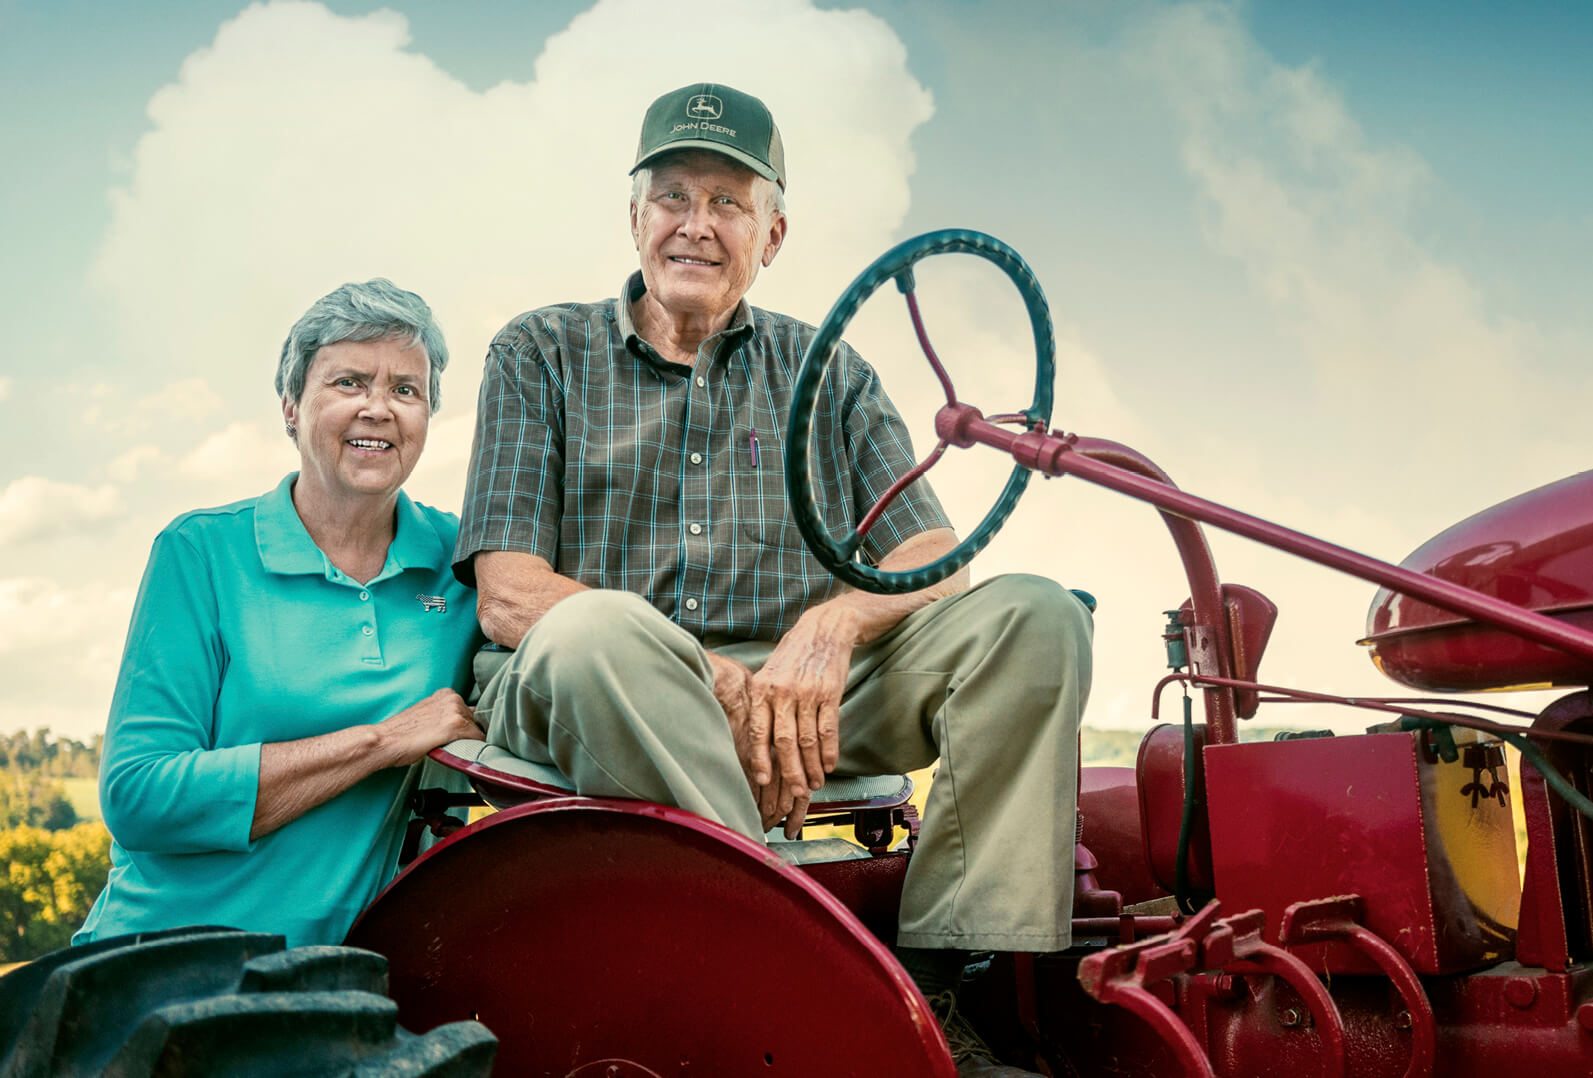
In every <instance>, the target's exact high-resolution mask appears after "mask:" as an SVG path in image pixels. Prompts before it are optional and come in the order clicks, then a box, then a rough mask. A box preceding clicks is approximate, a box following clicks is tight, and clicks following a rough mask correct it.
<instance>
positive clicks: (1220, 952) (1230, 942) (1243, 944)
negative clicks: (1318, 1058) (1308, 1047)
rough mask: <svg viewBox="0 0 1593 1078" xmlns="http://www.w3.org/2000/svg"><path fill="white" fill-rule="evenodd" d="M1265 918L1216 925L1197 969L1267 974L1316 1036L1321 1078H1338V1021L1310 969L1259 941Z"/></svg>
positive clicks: (1253, 915) (1254, 914)
mask: <svg viewBox="0 0 1593 1078" xmlns="http://www.w3.org/2000/svg"><path fill="white" fill-rule="evenodd" d="M1265 927H1266V914H1265V913H1263V912H1262V911H1261V910H1250V911H1249V912H1248V913H1240V914H1236V915H1234V916H1233V917H1225V918H1223V919H1222V920H1220V921H1218V922H1217V923H1216V924H1215V925H1214V926H1213V927H1212V929H1211V931H1210V932H1208V933H1207V934H1206V936H1205V938H1204V939H1203V940H1202V941H1201V955H1200V958H1201V965H1202V967H1203V968H1206V969H1220V970H1222V971H1224V972H1226V973H1240V972H1249V971H1250V970H1252V969H1256V970H1260V971H1261V972H1264V973H1270V974H1273V975H1274V976H1276V977H1279V978H1280V979H1282V980H1283V981H1284V982H1285V983H1287V984H1288V985H1289V987H1290V988H1293V989H1294V990H1295V991H1296V992H1298V993H1299V994H1300V998H1301V999H1303V1000H1305V1003H1306V1006H1308V1007H1309V1008H1310V1009H1311V1017H1312V1019H1313V1020H1314V1022H1315V1024H1316V1028H1317V1034H1318V1036H1320V1037H1321V1038H1322V1074H1323V1078H1344V1017H1343V1016H1342V1015H1341V1014H1339V1009H1338V1005H1337V1004H1335V1003H1334V1002H1333V997H1332V996H1331V995H1330V994H1329V993H1328V990H1327V989H1326V988H1325V987H1323V985H1322V982H1321V981H1319V980H1317V977H1316V974H1315V973H1313V972H1311V967H1310V966H1307V965H1306V964H1305V963H1304V962H1302V961H1300V960H1299V959H1298V958H1296V957H1295V956H1294V955H1292V954H1290V953H1289V952H1288V951H1285V950H1284V949H1283V948H1281V947H1274V946H1273V945H1272V944H1270V943H1268V942H1266V941H1265V940H1263V939H1262V938H1261V930H1262V929H1263V928H1265Z"/></svg>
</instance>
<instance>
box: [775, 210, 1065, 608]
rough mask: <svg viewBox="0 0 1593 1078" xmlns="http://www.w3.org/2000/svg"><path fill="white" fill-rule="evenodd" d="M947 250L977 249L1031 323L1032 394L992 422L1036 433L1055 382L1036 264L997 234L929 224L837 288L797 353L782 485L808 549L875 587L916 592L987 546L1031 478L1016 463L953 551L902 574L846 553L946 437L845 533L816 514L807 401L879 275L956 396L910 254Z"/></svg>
mask: <svg viewBox="0 0 1593 1078" xmlns="http://www.w3.org/2000/svg"><path fill="white" fill-rule="evenodd" d="M951 252H961V253H964V254H971V255H978V256H979V257H980V258H983V259H986V260H988V261H990V262H994V263H995V264H996V265H997V266H999V267H1001V269H1002V270H1003V271H1005V272H1006V274H1007V276H1008V277H1010V278H1011V279H1012V283H1013V284H1014V285H1016V286H1017V288H1018V293H1019V294H1020V295H1021V296H1022V297H1023V305H1024V307H1025V308H1027V309H1028V312H1029V322H1030V325H1031V326H1032V327H1033V329H1034V352H1035V361H1036V362H1035V377H1034V401H1033V403H1031V404H1030V405H1029V407H1028V408H1027V409H1025V410H1024V411H1023V412H1021V413H1017V414H1015V415H1011V416H1000V417H996V416H992V417H990V418H991V420H992V421H996V422H998V421H1010V422H1021V423H1023V424H1024V426H1025V427H1026V428H1028V429H1031V430H1034V429H1038V430H1041V431H1044V430H1045V429H1046V427H1047V425H1048V424H1049V423H1050V421H1051V395H1052V383H1053V381H1054V380H1055V376H1056V342H1055V339H1054V337H1053V335H1052V332H1051V310H1050V308H1049V306H1047V304H1046V301H1045V293H1043V292H1042V291H1041V290H1040V283H1039V282H1038V281H1037V280H1035V276H1034V271H1033V270H1031V269H1030V268H1029V265H1028V263H1026V262H1025V261H1024V260H1023V258H1022V257H1021V256H1019V254H1018V252H1016V251H1014V250H1013V249H1012V248H1011V247H1008V246H1007V245H1006V244H1004V243H1002V242H1001V241H1000V240H998V239H996V238H995V237H994V236H987V235H985V234H984V233H982V232H970V231H968V230H966V229H955V228H947V229H941V230H940V231H938V232H928V233H925V234H924V235H922V236H918V237H915V238H914V239H910V240H907V241H906V242H904V243H900V244H898V245H896V246H895V247H892V248H891V249H890V250H889V251H886V252H885V253H884V254H883V255H881V256H880V257H879V258H877V259H875V260H874V262H873V263H872V264H871V265H870V266H869V267H868V268H867V269H865V270H864V271H863V272H862V273H861V274H859V275H858V277H857V279H856V280H855V281H853V282H852V283H851V284H850V285H848V286H847V289H846V291H845V292H842V293H841V298H840V299H838V300H836V301H835V306H833V307H831V308H830V313H829V314H827V315H825V316H824V321H823V322H822V323H820V325H819V330H818V335H817V336H816V337H814V338H813V343H812V344H811V345H809V346H808V351H807V355H805V356H803V358H802V369H801V371H800V372H798V374H797V380H796V385H795V387H794V390H793V393H792V398H791V417H790V420H789V423H788V426H787V430H786V441H785V489H786V496H787V498H788V499H789V501H790V503H791V512H792V514H793V516H794V517H795V519H796V526H797V530H798V531H800V532H801V533H802V538H803V540H804V541H805V542H806V543H807V545H808V549H809V550H811V551H813V555H814V557H816V558H818V559H819V562H820V563H821V564H822V565H823V566H824V567H825V568H826V569H828V570H829V571H830V572H832V573H834V574H835V575H836V576H838V577H840V578H841V579H842V580H844V581H845V582H846V583H848V584H851V585H852V586H853V587H856V588H861V589H863V590H864V591H872V592H878V593H881V594H897V593H901V592H908V591H918V590H919V589H921V588H927V587H929V585H931V584H935V583H938V582H939V581H941V580H944V579H946V578H947V577H948V576H950V575H951V574H952V573H955V572H956V571H957V570H958V569H961V568H962V567H963V566H964V565H967V564H968V563H969V562H970V561H972V560H973V556H974V555H975V554H977V553H979V551H980V550H982V549H984V546H985V544H986V543H988V542H990V540H991V538H992V537H993V536H994V535H995V534H996V532H998V531H1000V530H1001V525H1002V524H1004V523H1006V520H1007V517H1008V515H1010V514H1011V512H1012V510H1013V507H1014V506H1016V505H1017V504H1018V498H1019V496H1020V495H1021V494H1022V493H1023V488H1024V487H1025V486H1027V485H1028V482H1029V469H1028V468H1026V467H1024V466H1023V465H1021V464H1020V465H1018V466H1017V467H1015V468H1013V469H1012V475H1011V476H1010V477H1009V478H1008V479H1007V484H1006V487H1005V488H1004V489H1003V490H1002V491H1001V496H1000V497H999V498H997V499H996V504H995V505H993V506H992V507H991V509H990V512H989V513H987V514H985V518H984V520H982V521H980V523H979V526H978V527H977V528H975V529H974V530H973V532H972V534H970V535H969V536H968V537H967V538H966V539H964V540H963V541H962V542H961V543H959V544H958V545H957V547H956V549H954V550H952V551H951V552H950V553H948V554H946V555H945V556H944V557H942V558H940V559H938V560H937V561H933V562H931V563H930V564H928V565H925V566H923V567H922V568H918V569H912V570H908V571H905V572H887V571H885V570H881V569H876V568H874V567H873V566H871V565H865V564H863V563H861V562H858V561H854V560H853V558H854V555H856V553H857V551H858V550H859V548H861V546H862V545H863V538H864V536H865V535H867V534H868V530H869V529H870V528H871V527H873V525H874V523H875V522H876V521H877V520H878V519H879V516H880V514H881V513H882V512H883V511H884V509H885V507H886V506H887V505H888V504H890V502H891V501H893V500H894V499H895V498H896V496H897V495H898V494H900V493H901V492H902V490H903V489H905V488H906V487H907V486H908V484H910V483H911V482H913V481H914V480H916V479H917V478H918V477H919V476H921V475H923V474H924V473H925V472H926V471H928V470H929V468H930V467H931V466H932V465H933V464H934V463H935V461H937V460H939V459H940V455H941V453H943V452H944V451H945V449H946V446H947V443H946V442H945V441H944V440H942V441H941V442H940V444H939V445H937V446H936V447H935V449H934V450H933V451H932V452H931V453H930V454H929V456H927V457H926V458H924V460H923V461H922V462H921V463H920V464H918V465H917V466H915V467H914V468H913V469H912V470H911V471H909V472H908V473H907V474H906V475H904V476H902V477H901V478H899V479H898V480H897V481H896V482H895V483H893V484H892V485H891V487H890V489H889V490H887V491H886V492H885V493H884V494H883V495H881V496H880V499H879V501H877V502H876V503H875V504H874V506H873V507H872V508H871V509H869V511H868V512H867V513H865V514H864V515H863V518H862V520H861V522H859V524H858V525H857V526H856V527H855V528H854V529H853V530H852V532H851V534H850V535H847V536H846V537H845V538H842V539H840V540H837V539H836V538H835V537H833V536H832V535H830V533H829V531H828V529H827V528H826V527H825V525H824V522H823V520H822V519H821V518H820V517H819V512H818V508H817V504H816V502H815V499H814V494H813V476H812V474H811V472H810V470H809V468H808V444H809V442H810V440H811V434H812V429H813V418H814V415H813V413H814V406H815V403H816V401H817V400H818V394H819V387H820V386H821V385H822V384H823V381H824V372H825V368H826V367H828V366H829V362H830V358H831V356H832V355H833V354H834V352H835V348H836V346H837V345H838V344H839V343H840V341H841V334H842V333H843V332H844V331H845V330H846V327H847V325H848V324H849V323H850V322H851V321H852V317H853V316H854V315H856V314H857V311H858V308H860V307H861V306H862V305H863V303H864V302H865V301H866V300H867V299H868V298H869V297H870V296H872V295H873V294H874V293H875V291H877V290H878V289H879V287H880V286H881V285H883V284H884V283H885V282H886V281H889V280H892V279H894V280H895V281H896V287H897V288H898V289H900V290H901V292H902V294H903V295H904V296H906V297H907V309H908V313H909V314H910V315H911V317H912V320H913V328H914V329H915V330H916V331H917V333H918V343H919V344H920V345H921V346H922V347H923V349H924V354H925V356H926V357H927V358H928V359H929V363H930V366H931V367H932V368H933V369H934V371H935V374H936V376H937V377H938V378H939V379H940V384H941V387H942V389H944V390H945V394H946V403H947V405H948V406H955V405H956V404H957V403H958V402H957V394H956V390H955V389H953V387H952V384H951V379H950V378H949V377H948V376H947V374H946V371H945V368H944V367H942V366H941V363H940V360H939V358H938V357H937V356H936V355H935V351H934V349H933V348H931V347H930V344H929V338H928V336H927V334H926V333H925V331H924V324H923V319H922V318H921V317H920V316H919V313H918V298H917V296H916V295H915V293H914V288H915V283H914V280H913V269H912V267H913V264H914V263H915V262H918V261H920V260H921V259H925V258H928V257H929V256H930V255H938V254H947V253H951Z"/></svg>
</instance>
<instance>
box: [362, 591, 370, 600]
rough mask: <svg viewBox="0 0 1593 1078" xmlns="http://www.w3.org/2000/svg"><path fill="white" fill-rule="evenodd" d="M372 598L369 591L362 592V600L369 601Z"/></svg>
mask: <svg viewBox="0 0 1593 1078" xmlns="http://www.w3.org/2000/svg"><path fill="white" fill-rule="evenodd" d="M370 597H371V593H370V592H368V591H362V592H360V598H361V599H369V598H370Z"/></svg>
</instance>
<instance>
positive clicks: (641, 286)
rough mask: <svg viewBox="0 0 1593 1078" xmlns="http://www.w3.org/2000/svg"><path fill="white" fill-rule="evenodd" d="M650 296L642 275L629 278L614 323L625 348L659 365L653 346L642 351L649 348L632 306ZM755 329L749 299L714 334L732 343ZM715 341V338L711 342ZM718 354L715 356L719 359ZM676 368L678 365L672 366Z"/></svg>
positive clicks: (616, 306) (615, 308)
mask: <svg viewBox="0 0 1593 1078" xmlns="http://www.w3.org/2000/svg"><path fill="white" fill-rule="evenodd" d="M646 294H647V282H646V281H644V280H642V271H641V270H635V271H633V272H632V273H631V275H630V276H629V277H627V278H625V284H624V286H623V287H622V288H620V291H619V298H618V299H616V300H615V301H614V321H615V324H616V325H617V326H618V327H619V332H620V339H621V340H623V341H624V342H625V347H626V348H627V349H629V350H630V351H631V352H632V353H633V354H635V355H639V356H641V357H643V358H644V359H646V360H647V361H648V362H657V361H658V353H657V350H656V349H654V348H653V346H652V345H647V347H646V348H642V347H641V345H643V344H646V343H647V342H646V341H644V340H643V339H642V337H641V335H640V334H639V333H637V332H636V322H635V321H634V320H633V319H632V318H631V304H633V303H635V302H636V301H637V300H639V299H641V298H642V297H643V296H644V295H646ZM751 328H752V308H751V307H750V306H749V305H748V304H747V297H745V296H743V297H741V299H740V301H739V302H737V304H736V312H735V313H734V314H732V315H731V316H730V324H729V325H728V326H726V327H725V328H724V329H722V330H720V331H719V332H718V333H716V334H714V336H715V337H718V338H719V339H720V340H730V339H731V338H732V337H739V336H741V334H742V332H743V331H747V330H750V329H751ZM710 339H711V338H710ZM717 354H718V353H717V350H716V352H715V355H717ZM670 366H674V364H670Z"/></svg>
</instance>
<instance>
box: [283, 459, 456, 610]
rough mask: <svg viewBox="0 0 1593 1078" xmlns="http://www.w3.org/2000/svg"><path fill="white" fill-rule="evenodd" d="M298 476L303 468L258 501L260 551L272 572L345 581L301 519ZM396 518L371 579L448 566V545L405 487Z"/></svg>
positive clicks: (400, 495) (395, 512)
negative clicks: (378, 568) (297, 500)
mask: <svg viewBox="0 0 1593 1078" xmlns="http://www.w3.org/2000/svg"><path fill="white" fill-rule="evenodd" d="M298 477H299V473H298V472H289V473H288V474H287V476H285V477H284V478H283V480H282V482H280V483H278V484H277V485H276V488H275V489H273V490H271V491H270V492H268V493H266V494H264V495H262V496H261V497H260V500H259V501H258V502H256V503H255V512H254V539H255V545H256V546H257V547H258V548H259V550H260V561H261V563H262V564H263V565H264V566H265V568H266V570H267V571H268V572H273V573H284V574H294V573H313V574H316V575H322V576H325V577H326V578H327V579H328V580H337V579H342V574H341V573H339V572H338V570H337V568H336V567H335V566H333V565H332V563H331V562H330V561H328V560H327V557H326V555H325V554H324V553H322V552H321V548H320V547H318V546H316V545H315V540H313V539H311V538H310V533H309V532H308V531H306V530H305V527H304V521H302V520H300V519H299V511H298V510H297V509H295V508H293V483H294V480H296V479H298ZM394 516H395V517H396V520H397V527H396V529H395V530H394V533H393V541H392V542H391V543H390V544H388V547H387V562H386V564H384V565H383V566H382V571H381V572H380V573H378V574H377V575H376V577H375V578H374V579H373V580H371V583H373V584H374V583H375V582H376V581H378V580H385V579H386V578H388V577H390V576H396V575H397V574H398V573H401V572H403V571H404V570H405V569H421V568H424V569H433V570H437V569H442V568H445V567H446V566H447V565H448V557H449V548H448V547H446V546H445V545H444V543H443V539H442V536H440V535H438V534H437V529H436V528H434V527H432V524H431V521H429V520H427V519H426V515H425V514H424V513H422V512H421V511H420V508H419V507H418V506H417V505H416V504H415V503H414V502H413V501H412V500H410V497H409V495H408V494H405V493H404V492H403V491H399V492H398V504H397V506H396V507H395V511H394Z"/></svg>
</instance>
